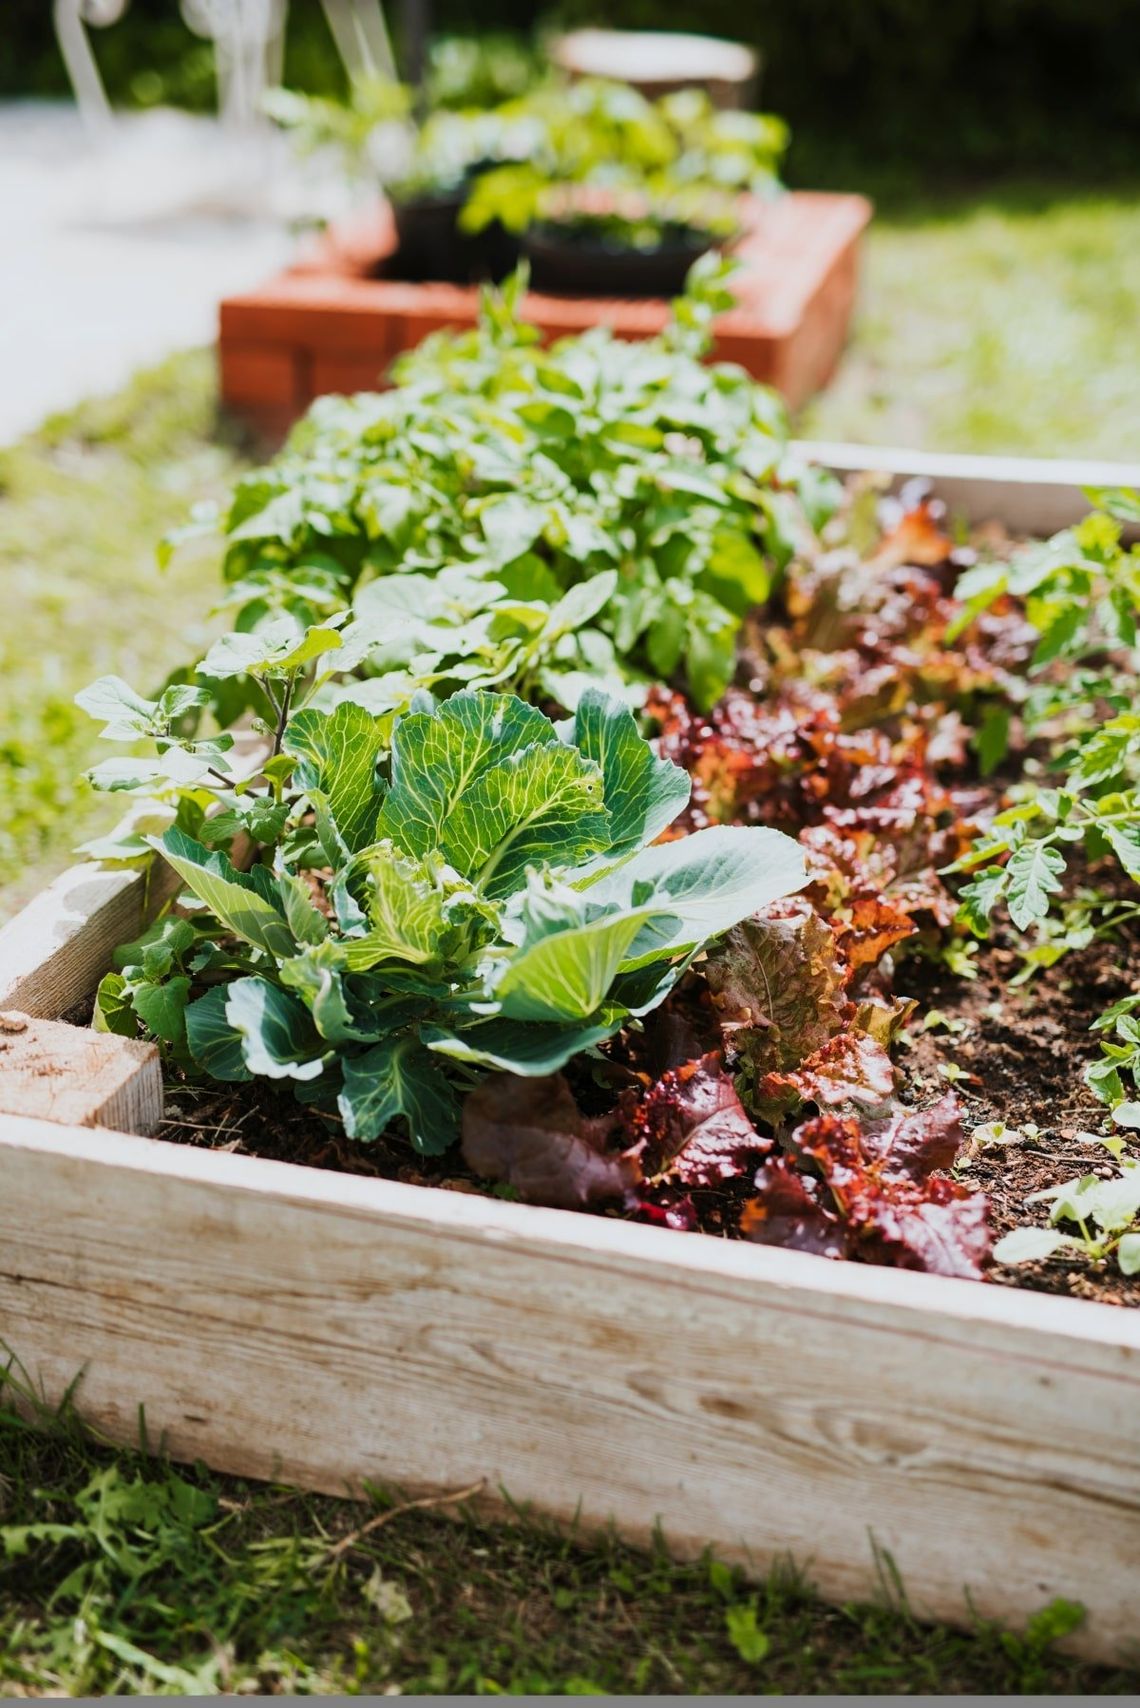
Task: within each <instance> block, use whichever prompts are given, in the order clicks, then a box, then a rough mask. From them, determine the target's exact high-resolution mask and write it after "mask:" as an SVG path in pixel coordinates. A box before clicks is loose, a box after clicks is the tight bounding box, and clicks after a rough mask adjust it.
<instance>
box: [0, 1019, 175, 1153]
mask: <svg viewBox="0 0 1140 1708" xmlns="http://www.w3.org/2000/svg"><path fill="white" fill-rule="evenodd" d="M0 1114H3V1115H31V1116H35V1117H37V1118H38V1119H40V1120H43V1121H59V1122H62V1123H63V1124H64V1125H65V1126H72V1127H116V1128H118V1129H119V1131H120V1132H124V1133H143V1134H150V1133H153V1132H155V1131H156V1129H157V1128H158V1125H159V1123H160V1121H161V1120H162V1065H161V1063H160V1061H159V1055H158V1051H157V1050H156V1049H155V1047H154V1045H153V1044H144V1043H142V1042H141V1040H136V1039H134V1038H117V1037H115V1036H113V1035H112V1034H111V1033H109V1032H92V1031H89V1030H88V1029H87V1028H86V1027H83V1026H66V1025H64V1024H63V1023H62V1022H61V1021H59V1020H38V1019H35V1018H34V1017H33V1016H31V1015H24V1014H17V1013H16V1012H15V1011H14V1010H12V1009H5V1010H0Z"/></svg>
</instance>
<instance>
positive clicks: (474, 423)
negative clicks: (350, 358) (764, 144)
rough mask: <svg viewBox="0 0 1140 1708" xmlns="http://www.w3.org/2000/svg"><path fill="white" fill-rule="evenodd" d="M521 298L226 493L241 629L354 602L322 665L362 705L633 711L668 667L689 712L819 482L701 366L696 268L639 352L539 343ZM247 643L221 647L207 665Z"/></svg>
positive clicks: (326, 612)
mask: <svg viewBox="0 0 1140 1708" xmlns="http://www.w3.org/2000/svg"><path fill="white" fill-rule="evenodd" d="M518 293H519V281H518V280H516V281H514V283H513V284H511V285H510V286H509V287H508V288H507V290H506V291H505V292H504V294H503V295H502V296H501V297H489V298H488V300H487V303H486V306H485V311H484V316H483V319H482V322H481V325H480V327H479V328H478V330H476V331H473V332H468V333H463V334H459V335H455V334H450V333H448V334H437V335H436V336H435V337H433V338H429V339H428V340H427V341H426V342H425V343H424V344H423V345H422V346H420V348H419V349H418V350H416V351H414V352H412V353H410V354H409V355H407V356H405V357H404V358H402V359H401V361H400V363H399V364H398V365H397V369H396V380H397V384H396V385H395V387H394V388H393V389H392V390H390V391H387V392H383V393H379V394H376V395H365V396H359V397H355V398H350V399H346V398H323V399H321V400H320V401H319V402H318V403H317V404H315V405H314V407H313V409H312V410H311V412H310V414H309V416H308V417H307V419H306V420H305V422H304V423H302V425H301V426H300V427H299V428H298V429H297V431H296V432H295V434H294V436H293V439H292V440H291V442H290V444H289V446H288V447H287V448H286V450H285V451H284V453H283V454H282V455H281V456H280V457H279V458H278V459H277V460H276V461H275V462H274V463H272V464H271V465H270V466H269V467H268V468H265V469H263V470H260V471H258V472H257V473H256V474H253V475H250V476H249V477H248V478H247V479H245V480H243V481H242V482H241V483H240V484H239V486H238V488H237V491H236V493H235V495H234V499H233V503H232V504H231V506H230V510H229V513H228V515H227V517H226V518H225V523H224V531H225V539H226V552H225V573H226V577H227V580H228V582H229V584H230V600H231V603H232V605H233V606H234V608H235V609H236V612H237V616H236V623H237V627H238V630H239V631H242V632H243V633H244V632H245V631H250V630H253V629H255V628H258V629H260V628H261V627H262V626H263V625H264V624H265V622H266V620H267V619H268V618H269V617H271V616H273V615H288V616H290V617H292V618H293V619H294V621H295V622H296V623H298V624H300V625H310V624H318V623H319V622H321V621H322V620H323V621H325V622H326V623H327V622H328V621H329V620H330V619H331V618H332V617H333V616H334V615H335V614H336V613H338V612H341V611H343V610H344V609H345V608H346V607H347V606H348V605H349V604H350V603H351V609H352V615H353V619H354V620H353V622H352V623H351V624H350V626H349V627H348V628H346V629H344V630H343V631H342V634H341V641H342V648H343V650H342V652H341V654H340V657H339V659H336V658H333V659H331V660H330V662H331V663H332V664H334V665H336V666H338V668H340V669H342V670H344V671H352V672H353V673H354V674H355V675H357V676H359V677H362V678H363V681H362V682H360V683H358V684H357V685H356V686H355V687H354V688H353V689H352V690H351V692H352V694H353V696H354V697H355V698H356V699H358V700H359V702H360V703H361V704H364V705H367V706H368V707H369V708H370V709H373V710H376V711H381V710H385V711H387V710H395V709H399V708H400V707H402V706H405V705H406V704H407V703H408V700H409V698H410V696H411V694H412V693H413V692H414V691H415V687H416V686H417V685H418V684H422V685H430V686H431V687H432V688H433V690H435V691H437V692H444V691H446V690H447V689H448V688H458V687H461V686H464V685H471V686H493V685H494V686H502V687H514V688H517V689H518V690H519V691H521V692H523V693H532V692H539V693H541V694H543V695H545V696H547V697H548V698H550V699H553V700H555V701H558V702H560V703H561V704H563V705H564V706H566V707H568V708H569V709H571V710H572V709H573V707H574V704H575V703H576V700H577V697H578V695H579V693H580V692H581V688H582V686H583V685H584V683H586V682H588V681H599V680H601V681H604V682H605V683H606V684H607V685H610V686H613V687H614V688H618V687H620V685H621V684H622V683H626V684H628V685H629V686H630V690H631V697H633V698H634V699H636V697H637V689H638V685H639V684H640V683H642V682H643V681H644V680H645V678H646V677H647V676H654V677H658V678H660V677H666V678H668V677H672V676H674V675H675V674H676V675H678V676H680V677H681V678H683V679H685V680H686V681H687V684H688V687H689V688H690V690H691V692H692V693H693V695H694V697H695V698H696V700H697V701H698V703H699V704H700V705H701V706H709V705H711V704H712V703H713V702H714V701H715V700H716V699H717V698H718V697H719V695H720V694H721V692H722V691H723V689H724V687H725V685H726V684H727V682H728V681H729V679H730V677H731V674H732V671H733V669H734V666H735V640H736V634H737V631H738V629H739V626H740V623H741V620H742V618H743V617H744V615H745V614H746V613H747V611H748V610H749V609H751V608H752V607H753V606H755V605H756V604H757V603H759V602H760V601H762V600H763V599H764V598H765V597H766V596H767V593H768V591H769V589H770V587H771V585H772V583H773V579H774V577H775V576H776V575H778V573H779V572H780V570H781V569H782V567H783V565H784V564H785V563H786V562H787V560H788V558H789V556H790V555H791V553H792V551H793V549H795V547H796V545H797V544H799V543H802V542H804V541H806V540H808V539H809V538H810V537H811V531H812V527H813V525H814V526H819V525H820V524H821V523H822V521H823V520H824V518H825V517H826V515H827V514H828V511H829V509H830V507H831V506H832V505H833V504H834V502H835V498H836V488H835V486H834V483H828V482H827V481H826V480H822V481H821V479H820V477H819V475H818V471H815V472H812V473H810V474H809V473H808V472H807V471H805V470H803V469H802V468H801V467H799V466H797V465H796V464H795V463H794V462H793V461H792V459H791V457H790V456H789V454H788V448H787V438H786V434H787V425H786V419H785V416H784V411H783V408H782V406H781V405H780V403H779V402H778V400H777V399H776V398H775V396H774V395H773V394H772V393H771V392H768V391H765V390H764V389H762V388H761V387H758V386H756V385H755V384H754V383H753V382H752V381H751V380H749V379H748V378H747V377H746V376H745V375H744V374H742V373H741V372H740V371H739V370H738V369H735V368H729V367H708V366H706V365H705V364H704V363H702V361H701V360H700V356H701V354H702V352H703V349H704V344H705V340H706V338H707V334H708V328H709V325H710V322H711V320H712V317H713V315H714V314H715V313H716V312H719V311H720V309H722V308H723V307H724V306H725V305H726V303H727V302H729V301H730V300H731V298H730V297H729V296H728V295H727V293H726V273H725V270H724V269H723V267H722V266H720V265H719V264H717V263H715V262H714V261H713V259H712V258H709V259H708V260H706V261H705V262H702V263H698V264H697V266H696V267H695V268H694V269H693V273H692V275H691V279H690V286H689V290H688V293H687V294H686V296H685V297H683V298H682V299H681V300H680V302H679V303H678V305H677V310H676V314H675V317H674V320H673V322H672V323H671V325H670V326H669V328H668V329H667V330H666V332H665V333H663V334H662V335H661V336H660V337H658V338H656V339H653V340H650V341H648V342H646V343H625V342H622V341H620V340H617V339H614V338H612V337H611V336H609V334H608V333H606V332H605V331H603V330H601V329H598V330H595V331H592V332H589V333H587V334H585V335H584V336H583V337H581V338H574V339H568V340H566V341H564V342H562V343H561V344H558V345H555V346H554V347H553V348H552V349H542V348H541V347H540V346H539V345H538V343H537V335H536V334H535V332H534V330H533V328H531V327H528V326H526V325H525V324H522V323H520V322H519V320H518V319H517V314H516V305H517V298H518ZM429 578H431V579H432V580H433V581H435V582H436V585H435V586H430V585H428V579H429ZM250 644H252V643H250V642H249V641H248V640H247V639H244V638H243V637H242V634H239V635H237V636H232V637H228V638H227V640H226V641H225V643H224V648H225V652H226V655H227V657H230V656H231V655H233V654H234V653H235V650H236V651H240V649H241V648H243V647H246V646H248V645H250ZM330 644H335V643H330ZM223 662H224V661H223Z"/></svg>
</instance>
